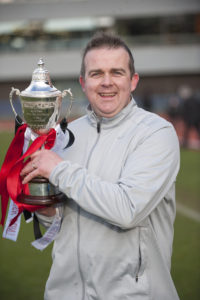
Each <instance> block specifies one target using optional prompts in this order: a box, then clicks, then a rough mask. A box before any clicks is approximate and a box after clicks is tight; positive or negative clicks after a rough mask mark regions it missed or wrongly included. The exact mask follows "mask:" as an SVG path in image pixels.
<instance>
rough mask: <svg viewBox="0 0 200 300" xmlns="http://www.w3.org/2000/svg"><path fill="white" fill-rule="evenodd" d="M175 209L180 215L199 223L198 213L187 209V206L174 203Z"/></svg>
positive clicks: (199, 216) (199, 215)
mask: <svg viewBox="0 0 200 300" xmlns="http://www.w3.org/2000/svg"><path fill="white" fill-rule="evenodd" d="M176 208H177V212H179V213H180V214H182V215H184V216H186V217H188V218H190V219H192V220H194V221H197V222H200V213H198V212H196V211H195V210H193V209H191V208H188V207H187V206H185V205H183V204H181V203H178V202H176Z"/></svg>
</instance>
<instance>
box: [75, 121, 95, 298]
mask: <svg viewBox="0 0 200 300" xmlns="http://www.w3.org/2000/svg"><path fill="white" fill-rule="evenodd" d="M100 132H101V119H98V118H97V133H98V136H97V139H96V141H95V143H94V145H93V147H92V149H91V151H90V155H88V161H87V163H86V168H88V165H89V158H90V157H91V155H92V152H93V151H94V148H95V146H96V145H97V143H98V140H99V137H100ZM77 213H78V216H77V228H78V238H77V258H78V266H79V273H80V277H81V281H82V300H84V299H85V280H84V275H83V271H82V269H81V259H80V206H78V210H77Z"/></svg>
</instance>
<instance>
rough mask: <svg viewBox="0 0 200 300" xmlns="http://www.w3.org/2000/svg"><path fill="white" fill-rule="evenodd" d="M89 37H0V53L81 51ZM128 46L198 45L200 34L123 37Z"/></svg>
mask: <svg viewBox="0 0 200 300" xmlns="http://www.w3.org/2000/svg"><path fill="white" fill-rule="evenodd" d="M89 38H90V37H85V38H63V37H61V36H60V37H59V36H58V37H57V38H50V37H48V38H45V39H43V38H39V37H38V38H36V39H31V38H29V39H27V38H25V37H22V36H15V37H13V36H12V37H9V36H7V37H4V38H3V37H2V36H0V53H2V54H3V53H7V54H8V53H13V52H42V51H48V52H49V51H64V50H78V49H83V48H84V47H85V45H86V44H87V42H88V41H89ZM123 38H124V39H125V40H126V42H127V43H128V45H129V46H130V47H131V46H132V47H134V46H146V45H163V46H164V45H183V44H190V45H191V44H200V34H163V35H140V36H124V37H123Z"/></svg>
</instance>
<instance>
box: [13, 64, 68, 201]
mask: <svg viewBox="0 0 200 300" xmlns="http://www.w3.org/2000/svg"><path fill="white" fill-rule="evenodd" d="M14 93H16V95H18V96H19V98H20V103H21V107H22V113H23V119H24V120H25V122H26V123H27V125H28V127H30V129H31V130H32V131H33V132H34V133H36V134H37V135H38V136H40V135H43V134H47V133H48V132H49V131H50V129H52V128H55V126H56V125H57V123H58V120H59V117H60V111H61V105H62V99H63V97H64V96H66V94H67V93H68V94H69V95H70V97H71V102H70V108H69V109H70V110H71V106H72V97H73V96H72V93H71V91H70V89H68V90H64V91H63V92H61V91H59V90H57V89H56V88H55V87H54V86H53V85H52V83H51V79H50V75H49V72H48V71H47V70H46V69H45V68H44V62H43V60H42V59H40V60H39V62H38V68H36V69H35V71H34V72H33V75H32V81H31V83H30V85H29V86H28V87H27V88H26V89H25V90H24V91H22V92H20V91H19V90H18V89H15V88H12V90H11V92H10V104H11V107H12V110H13V112H14V114H15V117H17V113H16V111H15V109H14V106H13V103H12V97H13V94H14ZM28 187H29V193H30V194H28V195H27V194H21V195H20V196H18V199H17V201H19V202H21V203H24V204H31V205H45V206H46V205H52V204H54V203H57V202H60V201H63V198H64V195H63V193H61V192H60V191H59V190H58V188H57V187H55V186H54V185H52V184H51V183H50V182H49V180H48V179H46V178H44V177H40V176H38V177H35V178H33V179H32V180H31V181H30V182H29V183H28Z"/></svg>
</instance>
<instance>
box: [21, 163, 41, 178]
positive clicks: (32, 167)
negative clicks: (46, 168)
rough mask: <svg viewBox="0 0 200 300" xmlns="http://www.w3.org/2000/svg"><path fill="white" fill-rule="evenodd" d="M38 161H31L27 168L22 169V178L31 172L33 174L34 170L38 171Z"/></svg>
mask: <svg viewBox="0 0 200 300" xmlns="http://www.w3.org/2000/svg"><path fill="white" fill-rule="evenodd" d="M37 165H38V164H37V161H36V160H34V161H33V160H31V161H30V162H29V163H28V164H26V166H25V167H24V168H23V169H22V171H21V173H20V175H21V176H24V175H26V174H28V173H30V172H32V171H34V170H36V169H37Z"/></svg>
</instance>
